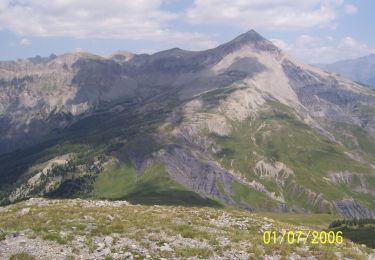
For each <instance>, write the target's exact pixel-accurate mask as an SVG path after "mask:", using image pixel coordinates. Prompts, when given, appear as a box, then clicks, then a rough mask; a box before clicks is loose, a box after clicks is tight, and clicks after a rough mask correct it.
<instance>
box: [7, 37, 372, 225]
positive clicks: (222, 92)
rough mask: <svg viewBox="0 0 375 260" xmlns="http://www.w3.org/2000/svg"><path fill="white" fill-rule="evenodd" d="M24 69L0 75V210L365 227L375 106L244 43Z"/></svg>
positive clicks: (13, 65)
mask: <svg viewBox="0 0 375 260" xmlns="http://www.w3.org/2000/svg"><path fill="white" fill-rule="evenodd" d="M29 62H30V61H29ZM26 63H27V61H22V62H20V63H19V64H20V65H19V66H18V65H17V62H8V63H7V62H0V68H3V70H1V73H0V83H1V84H0V99H1V100H2V101H4V102H2V103H1V106H0V121H1V123H2V126H3V127H2V128H0V133H1V138H0V144H1V146H0V147H1V148H2V149H0V162H2V163H1V164H0V178H1V185H0V191H1V192H0V200H2V201H3V203H7V202H14V201H18V200H22V199H27V198H29V197H31V196H51V197H56V196H57V197H61V196H62V197H82V196H83V197H93V198H111V199H127V200H130V201H136V202H141V203H156V204H157V203H161V204H163V203H172V202H171V201H170V200H171V196H172V197H173V196H174V197H175V198H174V199H173V203H187V202H189V201H190V202H193V201H197V202H199V203H202V202H203V201H205V203H209V204H210V203H211V204H212V205H214V204H216V203H223V204H224V205H232V206H236V207H240V208H243V209H247V210H273V211H282V212H285V211H286V212H305V213H309V212H315V213H317V212H327V213H331V214H341V215H343V216H346V217H356V218H363V217H372V218H373V217H374V216H375V215H374V209H375V205H374V204H373V203H372V201H374V200H373V196H374V194H375V184H374V180H375V171H374V169H375V166H374V165H375V159H374V158H375V150H374V149H373V147H372V146H371V144H375V118H374V117H373V115H374V113H375V92H373V91H371V90H369V89H367V88H365V87H363V86H361V85H359V84H356V83H354V82H350V81H348V80H346V79H344V78H342V77H340V76H337V75H335V74H331V73H327V72H324V71H321V70H320V69H318V68H314V67H311V66H308V65H305V64H303V63H302V62H300V61H298V60H297V59H295V58H293V57H291V56H290V55H289V54H287V53H284V52H283V51H281V50H280V49H278V48H277V47H276V46H274V45H273V44H272V43H271V42H270V41H268V40H266V39H265V38H263V37H262V36H261V35H259V34H258V33H256V32H255V31H253V30H250V31H249V32H247V33H245V34H242V35H240V36H239V37H237V38H236V39H234V40H232V41H230V42H228V43H225V44H222V45H220V46H218V47H216V48H213V49H210V50H206V51H198V52H190V51H184V50H180V49H171V50H167V51H163V52H158V53H155V54H152V55H137V54H131V53H127V52H125V53H117V54H114V55H113V56H112V57H110V58H103V57H99V56H96V55H92V54H87V53H85V54H82V53H81V54H66V55H62V56H58V57H55V58H54V59H52V60H51V61H49V62H47V63H45V64H37V65H35V64H34V65H32V64H30V63H27V64H26ZM25 64H26V65H25ZM6 68H8V70H6ZM12 69H13V70H12Z"/></svg>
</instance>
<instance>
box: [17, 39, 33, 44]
mask: <svg viewBox="0 0 375 260" xmlns="http://www.w3.org/2000/svg"><path fill="white" fill-rule="evenodd" d="M20 44H21V45H30V44H31V41H30V40H29V39H26V38H22V39H21V40H20Z"/></svg>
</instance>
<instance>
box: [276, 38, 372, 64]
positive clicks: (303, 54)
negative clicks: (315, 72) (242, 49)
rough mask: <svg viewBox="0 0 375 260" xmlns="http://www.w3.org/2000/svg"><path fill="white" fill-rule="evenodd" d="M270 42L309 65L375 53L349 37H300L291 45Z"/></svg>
mask: <svg viewBox="0 0 375 260" xmlns="http://www.w3.org/2000/svg"><path fill="white" fill-rule="evenodd" d="M272 42H273V43H274V44H275V45H277V46H278V47H279V48H281V49H283V50H285V51H287V52H289V53H291V54H292V55H295V56H296V57H298V58H300V59H302V60H304V61H305V62H308V63H310V64H317V63H332V62H335V61H338V60H345V59H354V58H358V57H361V56H365V55H368V54H370V53H375V48H371V47H369V46H367V45H366V44H364V43H361V42H359V41H358V40H356V39H354V38H352V37H349V36H348V37H345V38H342V39H339V40H334V39H333V38H332V37H329V38H319V37H312V36H309V35H302V36H300V37H298V38H297V39H296V40H295V41H294V42H293V43H291V44H288V43H286V42H284V41H282V40H279V39H272Z"/></svg>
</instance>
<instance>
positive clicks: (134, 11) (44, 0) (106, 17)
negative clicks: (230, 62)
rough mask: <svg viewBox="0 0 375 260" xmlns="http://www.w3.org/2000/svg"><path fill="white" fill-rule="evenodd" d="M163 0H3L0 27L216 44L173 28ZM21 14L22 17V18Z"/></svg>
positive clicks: (194, 44)
mask: <svg viewBox="0 0 375 260" xmlns="http://www.w3.org/2000/svg"><path fill="white" fill-rule="evenodd" d="M162 3H163V0H132V1H122V0H107V1H102V0H80V1H75V0H56V1H50V0H32V1H28V0H0V30H5V29H6V30H10V31H12V32H15V33H17V34H19V35H23V36H42V37H44V36H62V37H73V38H95V39H130V40H147V41H168V42H176V43H181V42H182V43H190V44H191V45H192V47H193V48H208V47H212V46H213V45H215V42H214V41H212V40H211V38H210V37H208V36H206V35H203V34H199V33H193V32H178V31H174V30H170V29H169V26H168V23H171V22H173V21H174V20H175V19H177V18H178V15H177V14H176V13H173V12H168V11H163V10H161V8H160V6H161V4H162ZM20 18H22V19H20Z"/></svg>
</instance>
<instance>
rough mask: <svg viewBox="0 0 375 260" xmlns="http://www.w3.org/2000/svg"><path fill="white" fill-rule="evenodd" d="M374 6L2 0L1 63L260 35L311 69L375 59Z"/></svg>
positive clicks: (283, 0) (354, 1)
mask: <svg viewBox="0 0 375 260" xmlns="http://www.w3.org/2000/svg"><path fill="white" fill-rule="evenodd" d="M374 25H375V1H373V0H131V1H124V0H106V1H103V0H0V60H11V59H12V60H13V59H24V58H28V57H34V56H36V55H40V56H49V55H50V54H51V53H54V54H57V55H60V54H63V53H67V52H80V51H86V52H91V53H95V54H98V55H101V56H105V57H107V56H110V55H111V54H113V53H114V52H116V51H118V50H126V51H130V52H133V53H154V52H157V51H161V50H165V49H170V48H174V47H179V48H182V49H185V50H204V49H208V48H213V47H215V46H217V45H219V44H222V43H225V42H227V41H230V40H232V39H233V38H235V37H236V36H238V35H240V34H241V33H244V32H247V31H249V30H250V29H254V30H256V31H257V32H259V33H260V34H262V35H263V36H264V37H266V38H267V39H270V40H271V41H272V42H274V43H275V44H276V45H277V46H278V47H280V48H282V49H284V50H285V51H287V52H289V53H291V54H292V55H294V56H296V57H298V58H300V59H302V60H303V61H305V62H307V63H311V64H316V63H331V62H335V61H337V60H344V59H352V58H357V57H361V56H365V55H368V54H370V53H375V30H374Z"/></svg>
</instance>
